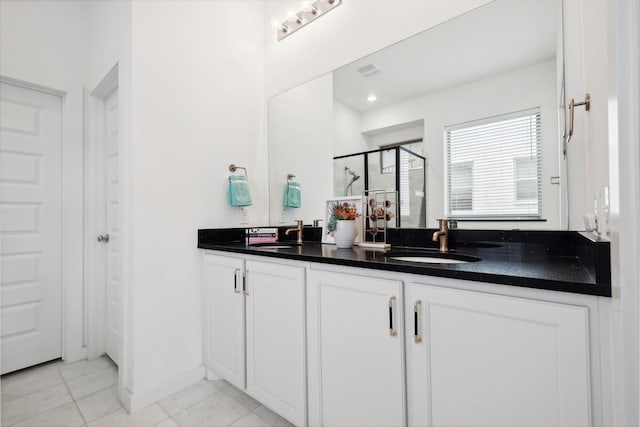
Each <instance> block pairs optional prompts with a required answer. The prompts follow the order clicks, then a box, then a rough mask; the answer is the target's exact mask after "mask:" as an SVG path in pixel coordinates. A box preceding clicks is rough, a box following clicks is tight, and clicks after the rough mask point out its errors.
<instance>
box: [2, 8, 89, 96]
mask: <svg viewBox="0 0 640 427" xmlns="http://www.w3.org/2000/svg"><path fill="white" fill-rule="evenodd" d="M87 13H88V7H87V3H85V2H78V1H74V0H69V1H62V0H49V1H47V0H40V1H27V0H23V1H20V0H2V1H1V2H0V55H1V56H0V59H1V60H0V74H2V75H3V76H7V77H12V78H15V79H19V80H23V81H27V82H30V83H35V84H38V85H41V86H45V87H48V88H52V89H58V90H63V91H67V90H70V89H74V88H77V87H80V86H82V84H83V82H84V77H85V70H86V61H85V58H86V55H87V30H88V29H87V25H88V20H87Z"/></svg>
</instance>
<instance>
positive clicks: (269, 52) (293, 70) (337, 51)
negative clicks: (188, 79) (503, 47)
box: [264, 0, 489, 96]
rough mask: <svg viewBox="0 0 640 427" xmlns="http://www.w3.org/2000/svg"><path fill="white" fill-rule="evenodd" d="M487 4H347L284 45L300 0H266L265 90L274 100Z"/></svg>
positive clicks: (357, 0)
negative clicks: (279, 34) (282, 33)
mask: <svg viewBox="0 0 640 427" xmlns="http://www.w3.org/2000/svg"><path fill="white" fill-rule="evenodd" d="M488 2H489V1H488V0H453V1H452V0H429V1H416V0H394V1H393V2H389V1H388V0H346V1H343V3H342V5H340V6H339V7H337V8H336V9H334V10H333V11H331V12H330V13H328V14H327V15H326V16H324V17H322V18H321V19H318V20H317V21H314V22H313V23H312V24H310V25H307V26H306V27H304V28H302V29H301V30H299V31H297V32H296V33H294V35H292V36H289V37H287V38H285V39H283V40H282V41H280V42H278V41H277V38H276V29H275V28H273V27H272V26H271V21H272V20H273V19H278V20H279V21H282V20H284V19H285V18H286V13H287V10H288V9H291V10H292V11H294V12H297V11H298V10H300V8H301V6H302V5H301V2H300V1H298V0H269V1H265V2H264V3H265V9H264V10H265V16H264V22H265V26H264V30H265V90H266V94H267V96H273V95H275V94H277V93H280V92H282V91H285V90H288V89H291V88H293V87H294V86H297V85H299V84H301V83H303V82H306V81H308V80H311V79H312V78H314V77H318V76H319V75H321V74H324V73H327V72H329V71H333V70H334V69H336V68H339V67H341V66H343V65H345V64H348V63H350V62H352V61H354V60H356V59H358V58H361V57H363V56H365V55H368V54H370V53H372V52H375V51H377V50H379V49H382V48H383V47H386V46H389V45H390V44H393V43H396V42H398V41H400V40H403V39H405V38H407V37H409V36H412V35H414V34H417V33H419V32H421V31H423V30H426V29H427V28H431V27H432V26H434V25H437V24H439V23H442V22H444V21H446V20H448V19H450V18H453V17H454V16H457V15H460V14H462V13H464V12H467V11H469V10H471V9H474V8H476V7H478V6H480V5H482V4H485V3H488Z"/></svg>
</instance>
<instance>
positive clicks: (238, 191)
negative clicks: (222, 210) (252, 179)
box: [229, 175, 251, 206]
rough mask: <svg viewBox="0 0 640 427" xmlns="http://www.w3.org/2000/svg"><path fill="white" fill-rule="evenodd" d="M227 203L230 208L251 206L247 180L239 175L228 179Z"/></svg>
mask: <svg viewBox="0 0 640 427" xmlns="http://www.w3.org/2000/svg"><path fill="white" fill-rule="evenodd" d="M229 202H230V203H231V206H251V193H249V183H248V182H247V178H245V177H244V176H240V175H231V176H230V177H229Z"/></svg>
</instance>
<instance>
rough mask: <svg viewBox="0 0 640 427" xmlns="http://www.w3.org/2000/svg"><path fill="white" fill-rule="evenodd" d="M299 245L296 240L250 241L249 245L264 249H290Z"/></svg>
mask: <svg viewBox="0 0 640 427" xmlns="http://www.w3.org/2000/svg"><path fill="white" fill-rule="evenodd" d="M298 246H300V245H299V244H298V243H296V242H291V243H289V242H287V243H284V242H269V243H251V244H249V247H252V248H264V249H291V248H295V247H298Z"/></svg>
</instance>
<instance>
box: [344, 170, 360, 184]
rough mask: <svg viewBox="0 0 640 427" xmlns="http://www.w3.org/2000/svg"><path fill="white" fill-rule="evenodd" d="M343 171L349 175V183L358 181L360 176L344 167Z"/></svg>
mask: <svg viewBox="0 0 640 427" xmlns="http://www.w3.org/2000/svg"><path fill="white" fill-rule="evenodd" d="M344 170H345V171H347V172H349V175H351V182H353V181H356V180H358V179H360V175H358V174H357V173H356V172H355V171H354V170H353V169H351V168H350V167H349V166H345V167H344Z"/></svg>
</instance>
